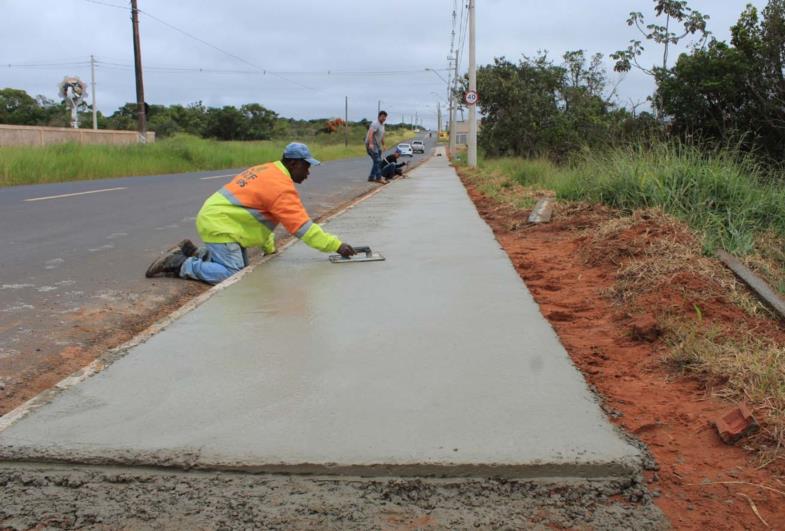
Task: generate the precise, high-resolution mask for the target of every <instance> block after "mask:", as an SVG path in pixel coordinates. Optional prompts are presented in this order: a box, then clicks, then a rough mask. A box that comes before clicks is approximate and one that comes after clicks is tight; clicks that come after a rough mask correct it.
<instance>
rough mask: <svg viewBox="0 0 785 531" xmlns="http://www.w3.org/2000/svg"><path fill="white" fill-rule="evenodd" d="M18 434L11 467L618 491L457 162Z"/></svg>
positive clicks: (231, 292) (594, 417)
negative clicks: (543, 480)
mask: <svg viewBox="0 0 785 531" xmlns="http://www.w3.org/2000/svg"><path fill="white" fill-rule="evenodd" d="M328 230H330V231H331V232H334V233H336V234H339V235H340V236H342V237H343V238H344V239H345V240H346V241H348V242H350V243H352V244H356V245H370V246H372V247H373V249H374V250H378V251H380V252H382V253H383V254H384V255H385V256H386V258H387V260H386V261H384V262H369V263H359V264H332V263H330V262H329V261H328V260H327V257H326V256H324V255H322V254H319V253H317V252H315V251H313V250H311V249H309V248H307V247H306V246H304V245H302V244H297V245H295V246H293V247H291V248H290V249H288V250H286V251H285V252H284V253H282V255H281V256H280V257H278V258H276V259H274V260H272V261H270V262H269V263H267V264H265V265H263V266H261V267H259V268H257V269H256V270H255V271H253V272H251V273H250V274H249V275H247V276H245V277H244V278H243V279H242V280H241V281H240V282H237V283H236V284H234V285H232V286H230V287H228V288H227V289H225V290H222V291H220V292H218V293H217V294H216V295H215V296H214V297H213V298H211V299H210V300H209V301H207V302H206V303H205V304H203V305H202V306H200V307H199V308H197V309H196V310H194V311H193V312H191V313H189V314H187V315H186V316H185V317H183V318H181V319H180V320H179V321H177V322H175V323H174V324H172V325H171V326H170V327H169V328H168V329H166V330H165V331H163V332H162V333H160V334H158V335H156V336H154V337H152V338H151V339H150V340H149V341H147V342H146V343H144V344H142V345H139V346H137V347H135V348H133V349H132V350H131V351H129V352H128V354H127V355H126V356H124V357H123V358H121V359H119V360H118V361H116V362H115V363H114V364H112V365H111V366H110V367H109V368H107V369H106V370H104V371H103V372H101V373H98V374H97V375H95V376H93V377H91V378H89V379H87V380H85V381H84V382H82V383H80V384H78V385H76V386H74V387H72V388H69V389H67V390H66V391H64V392H62V393H61V394H60V395H59V396H58V397H57V398H55V399H54V400H53V401H52V402H51V403H50V404H48V405H46V406H44V407H42V408H40V409H38V410H36V411H34V412H33V413H31V414H30V415H29V416H27V417H25V418H23V419H22V420H20V421H19V422H17V423H16V424H14V425H12V426H11V427H10V428H8V429H7V430H6V431H5V432H3V433H2V434H0V446H1V447H2V449H1V450H0V454H1V455H2V456H3V457H5V458H6V459H55V460H64V461H71V462H83V463H120V464H140V465H163V466H185V467H201V468H216V469H242V470H248V471H259V472H262V471H264V472H287V473H297V472H302V473H318V474H331V473H335V474H360V475H419V476H423V475H439V476H440V475H444V476H506V477H546V476H581V477H595V476H617V475H627V474H633V473H635V472H636V471H637V469H638V464H639V454H638V451H637V450H636V449H634V448H633V447H632V446H631V445H629V444H628V443H627V442H625V441H624V440H623V439H622V438H621V437H620V436H619V435H618V434H617V433H616V432H615V431H614V429H613V428H612V427H611V425H610V424H609V423H608V422H607V421H606V419H605V418H604V417H603V415H602V413H601V411H600V408H599V407H598V404H597V403H596V401H595V399H594V397H593V395H592V394H591V393H590V392H589V390H588V388H587V386H586V384H585V382H584V381H583V379H582V377H581V375H580V374H579V372H578V371H577V370H576V369H575V367H574V366H573V365H572V363H571V362H570V359H569V357H568V355H567V353H566V352H565V350H564V348H563V347H562V346H561V344H560V343H559V341H558V338H557V337H556V334H555V333H554V331H553V329H552V328H551V327H550V325H549V324H548V323H547V321H546V320H545V319H544V318H543V317H542V315H541V314H540V311H539V308H538V306H537V304H536V303H535V302H534V300H533V299H532V297H531V295H530V294H529V292H528V290H527V289H526V287H525V286H524V284H523V283H522V282H521V280H520V278H519V277H518V275H517V273H516V272H515V270H514V268H513V266H512V264H511V263H510V261H509V258H508V257H507V255H506V254H505V253H504V251H503V250H502V249H501V248H500V246H499V244H498V243H497V242H496V240H495V239H494V236H493V234H492V232H491V230H490V229H489V228H488V226H487V225H486V224H485V223H484V222H483V221H482V220H481V219H480V217H479V216H478V214H477V211H476V210H475V208H474V206H473V204H472V203H471V201H470V199H469V197H468V196H467V194H466V191H465V190H464V188H463V186H462V185H461V183H460V181H459V179H458V177H457V176H456V174H455V172H454V170H453V169H452V168H450V167H449V166H448V164H447V161H446V159H445V157H435V158H433V159H431V160H430V161H429V162H427V163H426V164H424V165H423V166H421V167H420V168H419V169H418V170H416V171H415V172H413V173H412V174H411V178H409V179H406V180H403V181H399V182H396V183H394V184H392V185H390V186H388V187H386V188H385V189H384V190H383V191H382V192H381V193H379V194H377V195H375V196H373V197H371V198H370V199H368V200H366V201H364V202H362V203H360V204H359V205H357V206H356V207H354V208H352V209H350V210H349V211H348V212H346V213H345V214H343V215H342V216H340V217H338V218H336V219H335V220H333V221H332V222H330V223H329V226H328Z"/></svg>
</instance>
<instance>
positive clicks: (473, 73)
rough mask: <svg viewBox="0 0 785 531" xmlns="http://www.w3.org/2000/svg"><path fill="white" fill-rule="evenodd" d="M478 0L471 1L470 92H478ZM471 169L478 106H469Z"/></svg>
mask: <svg viewBox="0 0 785 531" xmlns="http://www.w3.org/2000/svg"><path fill="white" fill-rule="evenodd" d="M476 3H477V0H469V90H470V91H472V92H476V91H477V56H476V54H477V42H476V40H477V33H476V30H475V25H476V11H477V10H476V5H475V4H476ZM467 161H468V163H469V167H470V168H476V167H477V105H476V104H469V156H468V160H467Z"/></svg>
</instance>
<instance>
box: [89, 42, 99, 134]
mask: <svg viewBox="0 0 785 531" xmlns="http://www.w3.org/2000/svg"><path fill="white" fill-rule="evenodd" d="M90 84H91V85H92V87H93V129H98V111H96V109H95V57H94V56H92V55H91V56H90Z"/></svg>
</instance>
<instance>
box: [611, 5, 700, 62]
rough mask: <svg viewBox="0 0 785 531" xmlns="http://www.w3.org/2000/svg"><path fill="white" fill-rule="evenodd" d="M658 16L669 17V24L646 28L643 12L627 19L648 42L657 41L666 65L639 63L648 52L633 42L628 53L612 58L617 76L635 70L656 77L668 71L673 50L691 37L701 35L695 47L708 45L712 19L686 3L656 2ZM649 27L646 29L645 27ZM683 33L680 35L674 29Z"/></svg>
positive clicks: (635, 12) (653, 25)
mask: <svg viewBox="0 0 785 531" xmlns="http://www.w3.org/2000/svg"><path fill="white" fill-rule="evenodd" d="M654 14H655V17H656V18H660V17H662V16H663V15H664V16H665V24H664V25H662V26H660V25H657V24H648V25H647V24H646V20H645V17H644V15H643V13H641V12H640V11H633V12H632V13H630V16H629V18H628V19H627V25H628V26H635V28H637V30H638V31H639V32H640V34H641V35H642V36H643V38H644V39H645V40H648V41H653V42H655V43H657V44H659V45H661V46H662V64H661V65H660V66H656V65H655V66H653V67H651V68H647V67H644V66H642V65H641V64H640V63H639V62H638V57H640V56H641V54H642V53H643V52H644V50H645V48H644V46H643V43H642V42H641V41H639V40H636V39H633V40H631V41H630V45H629V46H628V47H627V48H626V49H625V50H619V51H617V52H616V53H614V54H611V58H612V59H614V60H615V61H616V65H615V67H614V69H615V70H616V71H617V72H629V71H630V70H631V69H632V67H633V66H634V67H636V68H638V69H639V70H641V71H643V72H645V73H647V74H649V75H651V76H656V75H657V71H658V70H667V69H668V58H669V56H670V48H671V46H677V45H678V44H679V43H680V42H681V41H683V40H684V39H686V38H687V37H689V36H691V35H696V34H697V35H698V36H699V37H700V38H699V40H698V42H697V43H694V46H696V47H700V46H702V45H704V44H705V43H706V42H707V40H708V38H709V36H710V35H711V32H709V31H708V30H707V29H706V27H707V24H708V21H709V16H708V15H704V14H702V13H701V12H700V11H695V10H693V9H692V8H690V7H689V6H688V5H687V2H686V0H654ZM644 26H645V27H644ZM675 26H678V27H680V29H679V30H678V33H677V32H676V31H674V27H675Z"/></svg>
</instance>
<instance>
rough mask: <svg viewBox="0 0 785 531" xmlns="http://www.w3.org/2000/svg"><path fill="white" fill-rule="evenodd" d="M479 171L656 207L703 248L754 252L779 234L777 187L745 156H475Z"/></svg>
mask: <svg viewBox="0 0 785 531" xmlns="http://www.w3.org/2000/svg"><path fill="white" fill-rule="evenodd" d="M480 169H481V170H482V171H485V172H491V173H500V174H502V175H505V176H507V177H509V178H510V179H512V180H514V181H515V182H516V183H518V184H521V185H523V186H536V187H541V188H547V189H550V190H554V191H555V192H556V194H557V196H558V197H560V198H563V199H567V200H572V201H587V202H593V203H603V204H606V205H608V206H611V207H614V208H618V209H620V210H622V211H627V212H631V211H633V210H636V209H640V208H651V207H660V208H662V209H663V210H665V211H666V212H668V213H670V214H672V215H674V216H676V217H678V218H680V219H683V220H684V221H686V222H687V223H688V224H689V225H690V226H691V227H692V228H693V229H695V230H697V231H698V232H700V233H701V234H703V235H705V243H706V247H707V248H709V249H711V248H714V247H722V248H724V249H726V250H728V251H730V252H732V253H736V254H747V253H750V252H752V251H753V250H754V248H755V246H756V241H757V240H758V238H759V237H762V236H763V235H766V234H769V233H774V234H777V235H779V236H780V237H785V189H783V188H782V187H781V186H779V185H778V184H777V181H778V179H773V178H772V177H771V176H770V174H769V172H768V171H767V170H766V169H765V168H764V167H763V166H761V165H759V164H757V163H756V162H755V161H754V160H753V159H752V157H750V156H744V155H741V154H738V153H735V152H733V151H728V150H722V151H717V152H714V153H705V152H703V151H701V150H699V149H698V148H695V147H689V146H685V145H683V144H680V143H678V142H672V143H662V144H655V145H654V146H651V147H641V146H628V147H619V148H614V149H609V150H603V151H590V152H588V153H585V154H584V155H582V156H581V157H579V158H577V159H576V160H575V161H574V162H573V163H571V164H566V165H557V164H555V163H553V162H551V161H549V160H547V159H544V158H540V159H523V158H496V159H481V161H480Z"/></svg>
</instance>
